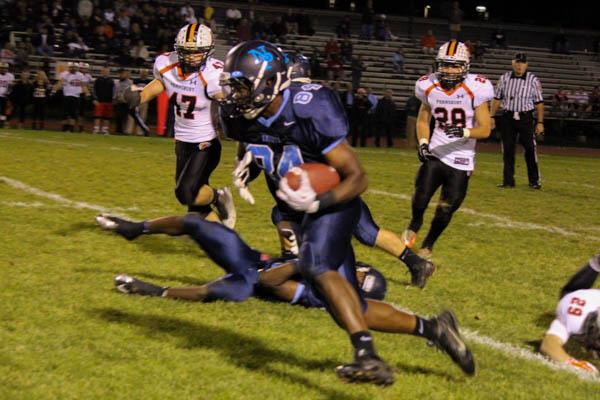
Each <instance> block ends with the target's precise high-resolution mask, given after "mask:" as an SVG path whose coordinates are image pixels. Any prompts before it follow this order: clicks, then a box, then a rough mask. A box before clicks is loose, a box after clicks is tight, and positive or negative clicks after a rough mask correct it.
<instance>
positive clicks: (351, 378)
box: [335, 357, 395, 386]
mask: <svg viewBox="0 0 600 400" xmlns="http://www.w3.org/2000/svg"><path fill="white" fill-rule="evenodd" d="M335 372H336V374H337V376H338V378H340V379H341V380H343V381H346V382H349V383H374V384H376V385H381V386H389V385H391V384H393V383H394V380H395V379H394V373H393V372H392V369H391V368H390V367H389V366H388V365H387V364H386V363H385V362H383V360H381V359H380V358H379V357H364V358H358V359H356V360H355V361H354V362H353V363H352V364H344V365H340V366H339V367H337V368H336V369H335Z"/></svg>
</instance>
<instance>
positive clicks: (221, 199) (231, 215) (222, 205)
mask: <svg viewBox="0 0 600 400" xmlns="http://www.w3.org/2000/svg"><path fill="white" fill-rule="evenodd" d="M215 207H216V208H217V214H218V215H219V219H220V220H221V222H222V223H223V225H225V226H226V227H228V228H229V229H233V228H234V227H235V222H236V219H237V214H236V211H235V205H234V204H233V196H232V195H231V190H229V188H228V187H223V188H221V189H217V199H216V200H215Z"/></svg>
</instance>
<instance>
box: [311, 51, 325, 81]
mask: <svg viewBox="0 0 600 400" xmlns="http://www.w3.org/2000/svg"><path fill="white" fill-rule="evenodd" d="M310 72H311V75H312V77H313V78H315V79H320V78H323V69H322V68H321V53H320V52H319V49H318V48H316V47H313V51H312V54H311V55H310Z"/></svg>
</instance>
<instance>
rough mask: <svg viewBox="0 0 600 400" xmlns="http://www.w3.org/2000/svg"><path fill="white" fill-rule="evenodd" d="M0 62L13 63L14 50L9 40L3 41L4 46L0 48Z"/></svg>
mask: <svg viewBox="0 0 600 400" xmlns="http://www.w3.org/2000/svg"><path fill="white" fill-rule="evenodd" d="M0 62H4V63H7V64H14V62H15V52H14V51H13V45H12V44H11V43H10V42H6V43H4V47H3V48H2V50H0Z"/></svg>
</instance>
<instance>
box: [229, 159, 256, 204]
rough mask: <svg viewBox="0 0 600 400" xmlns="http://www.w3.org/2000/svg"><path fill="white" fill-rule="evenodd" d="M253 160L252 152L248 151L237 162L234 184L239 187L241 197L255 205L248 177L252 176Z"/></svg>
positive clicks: (234, 171) (233, 173)
mask: <svg viewBox="0 0 600 400" xmlns="http://www.w3.org/2000/svg"><path fill="white" fill-rule="evenodd" d="M251 162H252V152H250V151H247V152H246V154H244V157H242V159H241V160H239V161H237V162H236V164H235V169H234V170H233V172H232V175H233V185H234V186H235V187H236V188H237V189H238V192H239V194H240V197H241V198H242V199H244V200H246V201H247V202H248V203H250V204H252V205H254V196H252V193H250V190H248V178H250V163H251Z"/></svg>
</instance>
